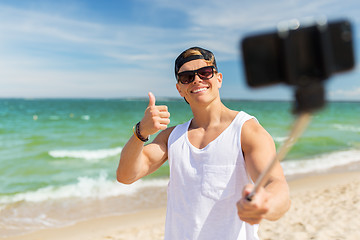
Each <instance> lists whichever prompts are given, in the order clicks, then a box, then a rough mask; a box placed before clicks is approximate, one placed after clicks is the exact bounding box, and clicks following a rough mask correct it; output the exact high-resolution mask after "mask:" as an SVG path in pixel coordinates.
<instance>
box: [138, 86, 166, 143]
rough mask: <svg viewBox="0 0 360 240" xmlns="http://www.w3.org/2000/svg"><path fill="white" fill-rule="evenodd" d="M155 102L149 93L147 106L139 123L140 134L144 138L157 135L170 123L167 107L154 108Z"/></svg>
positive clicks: (152, 95)
mask: <svg viewBox="0 0 360 240" xmlns="http://www.w3.org/2000/svg"><path fill="white" fill-rule="evenodd" d="M155 102H156V99H155V96H154V94H152V93H151V92H149V105H148V107H147V108H146V110H145V113H144V117H143V119H142V120H141V121H140V134H141V136H143V137H145V138H146V137H148V136H150V135H153V134H155V133H157V132H158V131H159V130H164V129H166V128H167V125H168V124H169V123H170V113H169V112H168V107H167V106H165V105H159V106H156V105H155Z"/></svg>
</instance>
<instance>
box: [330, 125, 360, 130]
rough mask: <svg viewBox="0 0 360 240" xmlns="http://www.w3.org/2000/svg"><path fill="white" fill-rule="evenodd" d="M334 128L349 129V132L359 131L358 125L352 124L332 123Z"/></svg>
mask: <svg viewBox="0 0 360 240" xmlns="http://www.w3.org/2000/svg"><path fill="white" fill-rule="evenodd" d="M332 126H333V127H334V128H336V129H338V130H342V131H349V132H360V127H358V126H353V125H344V124H333V125H332Z"/></svg>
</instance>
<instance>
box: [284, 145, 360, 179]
mask: <svg viewBox="0 0 360 240" xmlns="http://www.w3.org/2000/svg"><path fill="white" fill-rule="evenodd" d="M356 162H360V150H356V149H354V150H348V151H339V152H333V153H329V154H324V155H321V156H318V157H314V158H311V159H301V160H287V161H284V162H281V165H282V167H283V169H284V173H285V175H286V176H291V175H296V174H304V173H310V172H324V171H327V170H329V169H331V168H333V167H340V166H345V165H347V164H351V163H356Z"/></svg>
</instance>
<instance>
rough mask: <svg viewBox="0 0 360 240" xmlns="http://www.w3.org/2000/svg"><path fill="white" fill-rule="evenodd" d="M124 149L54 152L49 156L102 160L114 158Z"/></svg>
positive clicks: (50, 152)
mask: <svg viewBox="0 0 360 240" xmlns="http://www.w3.org/2000/svg"><path fill="white" fill-rule="evenodd" d="M121 150H122V147H117V148H110V149H98V150H52V151H49V155H50V156H51V157H53V158H79V159H85V160H100V159H104V158H108V157H113V156H116V155H118V154H120V153H121Z"/></svg>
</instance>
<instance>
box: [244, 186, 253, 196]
mask: <svg viewBox="0 0 360 240" xmlns="http://www.w3.org/2000/svg"><path fill="white" fill-rule="evenodd" d="M253 188H254V186H253V185H251V184H247V185H246V186H245V187H244V189H243V193H242V195H243V197H244V198H245V197H246V196H248V195H249V194H250V193H251V192H252V190H253Z"/></svg>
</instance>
